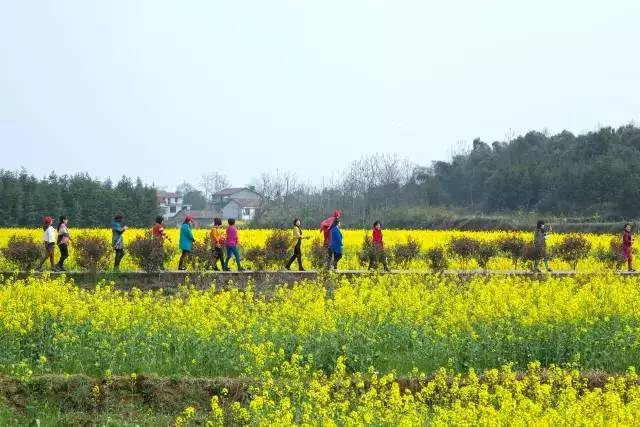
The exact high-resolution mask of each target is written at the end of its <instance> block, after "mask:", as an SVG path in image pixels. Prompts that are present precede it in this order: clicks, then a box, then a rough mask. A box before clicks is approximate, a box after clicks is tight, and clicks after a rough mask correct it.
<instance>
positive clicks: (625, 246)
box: [622, 224, 635, 271]
mask: <svg viewBox="0 0 640 427" xmlns="http://www.w3.org/2000/svg"><path fill="white" fill-rule="evenodd" d="M622 256H623V259H624V261H627V270H628V271H635V270H634V269H633V239H632V237H631V224H625V225H624V233H622Z"/></svg>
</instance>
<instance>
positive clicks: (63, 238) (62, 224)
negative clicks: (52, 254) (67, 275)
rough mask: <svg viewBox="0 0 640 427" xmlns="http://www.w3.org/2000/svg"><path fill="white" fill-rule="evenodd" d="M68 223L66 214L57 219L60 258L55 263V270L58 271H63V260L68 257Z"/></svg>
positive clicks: (69, 238)
mask: <svg viewBox="0 0 640 427" xmlns="http://www.w3.org/2000/svg"><path fill="white" fill-rule="evenodd" d="M68 223H69V218H67V217H66V216H61V217H60V220H59V221H58V249H60V259H59V260H58V263H57V264H56V270H58V271H64V262H65V260H66V259H67V258H69V241H70V240H71V237H70V235H69V228H68V226H67V224H68Z"/></svg>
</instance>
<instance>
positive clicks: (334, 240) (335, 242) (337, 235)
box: [329, 218, 342, 270]
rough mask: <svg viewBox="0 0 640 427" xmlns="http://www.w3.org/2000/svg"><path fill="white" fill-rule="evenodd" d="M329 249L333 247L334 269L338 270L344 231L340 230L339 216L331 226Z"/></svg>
mask: <svg viewBox="0 0 640 427" xmlns="http://www.w3.org/2000/svg"><path fill="white" fill-rule="evenodd" d="M329 249H331V258H332V261H333V269H334V270H337V269H338V262H339V261H340V259H341V258H342V231H340V220H339V219H338V218H336V219H335V220H334V221H333V225H332V226H331V242H330V243H329Z"/></svg>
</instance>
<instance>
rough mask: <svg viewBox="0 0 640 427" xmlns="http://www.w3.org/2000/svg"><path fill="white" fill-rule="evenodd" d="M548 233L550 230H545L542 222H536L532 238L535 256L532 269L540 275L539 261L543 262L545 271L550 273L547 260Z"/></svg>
mask: <svg viewBox="0 0 640 427" xmlns="http://www.w3.org/2000/svg"><path fill="white" fill-rule="evenodd" d="M550 232H551V228H547V227H546V226H545V223H544V221H543V220H540V221H538V223H537V224H536V231H535V233H534V237H533V246H534V249H535V254H536V257H535V261H534V264H533V269H534V270H535V271H537V272H538V273H540V268H539V264H540V260H542V261H543V262H544V267H545V268H546V269H547V271H551V269H550V268H549V259H548V257H547V237H549V233H550Z"/></svg>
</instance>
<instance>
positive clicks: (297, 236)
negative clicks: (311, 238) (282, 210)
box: [285, 218, 306, 271]
mask: <svg viewBox="0 0 640 427" xmlns="http://www.w3.org/2000/svg"><path fill="white" fill-rule="evenodd" d="M293 238H294V240H295V246H294V247H293V255H292V256H291V258H289V262H287V265H286V266H285V268H286V269H287V270H290V269H291V264H293V261H295V260H298V270H299V271H305V270H304V268H303V267H302V239H305V238H306V237H302V227H301V226H300V220H299V219H298V218H296V219H294V220H293Z"/></svg>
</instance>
